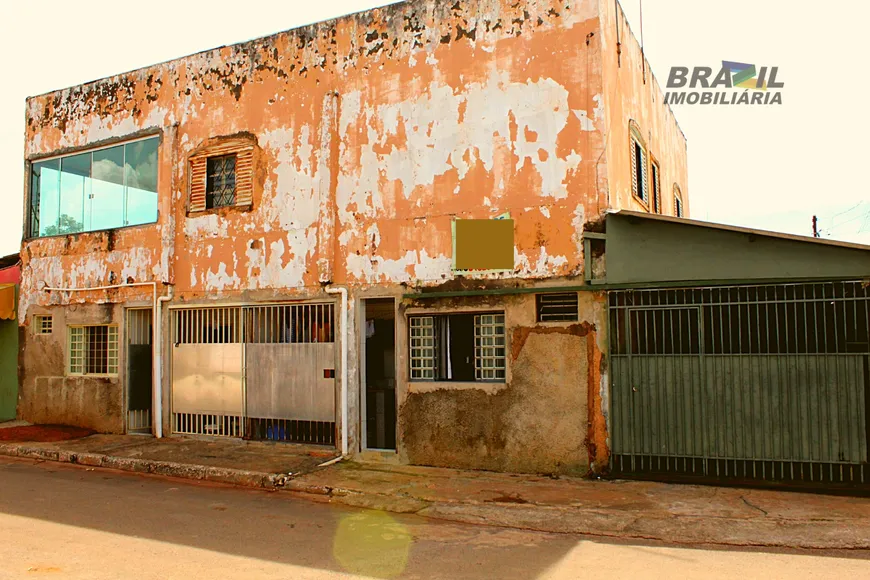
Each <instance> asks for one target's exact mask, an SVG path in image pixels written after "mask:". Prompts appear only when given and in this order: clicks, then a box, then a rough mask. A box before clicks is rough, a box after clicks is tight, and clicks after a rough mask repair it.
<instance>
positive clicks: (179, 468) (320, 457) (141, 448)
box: [0, 435, 337, 489]
mask: <svg viewBox="0 0 870 580" xmlns="http://www.w3.org/2000/svg"><path fill="white" fill-rule="evenodd" d="M0 455H6V456H11V457H24V458H30V459H40V460H44V461H60V462H64V463H75V464H79V465H85V466H88V467H104V468H107V469H120V470H123V471H133V472H136V473H153V474H156V475H165V476H170V477H180V478H184V479H194V480H201V481H211V482H217V483H228V484H232V485H242V486H246V487H261V488H267V489H273V488H279V487H281V486H282V485H283V484H284V482H285V481H286V480H287V479H288V478H290V477H292V476H293V475H295V474H298V473H302V472H308V471H311V470H312V469H315V468H316V467H317V466H318V465H320V464H321V463H323V462H325V461H328V460H330V459H332V458H334V457H336V456H337V452H336V451H335V450H334V449H330V448H324V447H319V446H313V445H294V444H289V443H271V442H261V441H239V440H237V439H196V438H185V437H165V438H163V439H154V438H152V437H146V436H141V435H91V436H89V437H84V438H81V439H71V440H67V441H57V442H51V443H40V442H22V443H0Z"/></svg>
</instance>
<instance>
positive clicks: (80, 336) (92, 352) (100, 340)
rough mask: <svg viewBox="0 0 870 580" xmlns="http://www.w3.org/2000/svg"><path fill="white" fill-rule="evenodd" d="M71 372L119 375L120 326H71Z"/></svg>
mask: <svg viewBox="0 0 870 580" xmlns="http://www.w3.org/2000/svg"><path fill="white" fill-rule="evenodd" d="M69 374H71V375H117V374H118V327H117V326H114V325H97V326H70V327H69Z"/></svg>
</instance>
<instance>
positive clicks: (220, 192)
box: [205, 155, 236, 209]
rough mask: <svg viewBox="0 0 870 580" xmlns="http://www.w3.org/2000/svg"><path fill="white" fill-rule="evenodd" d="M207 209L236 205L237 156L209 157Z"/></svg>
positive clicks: (206, 190)
mask: <svg viewBox="0 0 870 580" xmlns="http://www.w3.org/2000/svg"><path fill="white" fill-rule="evenodd" d="M206 163H207V168H208V174H207V176H206V186H205V207H206V209H212V208H216V207H226V206H229V205H235V203H236V156H235V155H224V156H222V157H209V158H208V161H207V162H206Z"/></svg>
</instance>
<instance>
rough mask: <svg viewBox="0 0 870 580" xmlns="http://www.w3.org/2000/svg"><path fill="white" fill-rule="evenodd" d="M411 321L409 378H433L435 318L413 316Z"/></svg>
mask: <svg viewBox="0 0 870 580" xmlns="http://www.w3.org/2000/svg"><path fill="white" fill-rule="evenodd" d="M410 323H411V378H412V379H434V378H435V318H434V317H432V316H414V317H412V318H411V320H410Z"/></svg>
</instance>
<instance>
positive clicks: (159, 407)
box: [151, 286, 172, 439]
mask: <svg viewBox="0 0 870 580" xmlns="http://www.w3.org/2000/svg"><path fill="white" fill-rule="evenodd" d="M170 300H172V286H169V288H168V290H167V292H166V296H160V297H159V298H158V299H157V300H156V301H155V302H154V322H153V323H152V326H151V327H152V328H153V329H154V339H153V342H154V388H153V389H151V393H152V396H153V397H154V398H153V399H152V401H151V407H152V408H153V409H154V414H153V416H152V419H153V422H154V436H155V437H156V438H158V439H160V438H161V437H163V347H162V345H163V333H162V332H160V328H161V327H162V322H163V318H162V316H161V307H162V305H163V303H164V302H169V301H170Z"/></svg>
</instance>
